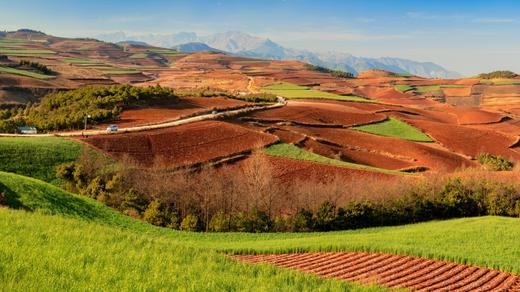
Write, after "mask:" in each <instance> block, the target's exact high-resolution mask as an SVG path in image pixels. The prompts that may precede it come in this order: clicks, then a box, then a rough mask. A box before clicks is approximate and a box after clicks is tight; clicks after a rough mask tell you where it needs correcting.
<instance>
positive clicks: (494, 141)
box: [405, 119, 520, 161]
mask: <svg viewBox="0 0 520 292" xmlns="http://www.w3.org/2000/svg"><path fill="white" fill-rule="evenodd" d="M405 121H406V122H407V123H409V124H411V125H413V126H415V127H417V128H419V129H421V130H422V131H424V132H425V133H426V134H428V135H429V136H430V137H432V138H433V139H434V140H435V141H437V142H438V143H440V144H441V145H443V146H444V147H446V148H447V149H450V150H451V151H453V152H456V153H460V154H463V155H467V156H471V157H476V156H477V155H478V154H481V153H484V152H485V153H490V154H494V155H501V156H503V157H505V158H507V159H511V160H513V161H519V160H520V154H519V153H518V152H516V151H514V150H512V149H510V148H509V147H510V146H512V145H513V144H515V143H516V142H517V140H518V138H517V137H514V136H512V135H506V134H502V133H500V132H496V131H492V130H484V129H475V128H470V127H466V126H456V125H446V124H442V123H435V122H429V121H422V120H411V119H409V120H405Z"/></svg>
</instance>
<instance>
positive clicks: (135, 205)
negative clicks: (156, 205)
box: [120, 188, 148, 213]
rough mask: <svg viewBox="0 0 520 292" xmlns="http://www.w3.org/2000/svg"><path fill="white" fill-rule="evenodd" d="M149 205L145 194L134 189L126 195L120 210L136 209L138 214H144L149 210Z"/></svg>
mask: <svg viewBox="0 0 520 292" xmlns="http://www.w3.org/2000/svg"><path fill="white" fill-rule="evenodd" d="M147 204H148V200H147V198H146V197H145V196H144V195H143V194H141V193H140V192H138V191H136V190H135V189H133V188H130V189H129V190H128V191H126V192H125V194H124V197H123V202H122V203H121V207H120V209H121V210H128V209H134V210H136V211H137V212H139V213H142V212H143V211H144V210H145V209H147Z"/></svg>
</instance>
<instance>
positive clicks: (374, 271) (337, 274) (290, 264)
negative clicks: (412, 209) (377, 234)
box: [231, 252, 520, 291]
mask: <svg viewBox="0 0 520 292" xmlns="http://www.w3.org/2000/svg"><path fill="white" fill-rule="evenodd" d="M231 257H232V258H234V259H237V260H240V261H244V262H247V263H270V264H273V265H275V266H279V267H284V268H289V269H295V270H299V271H302V272H306V273H312V274H317V275H319V276H322V277H327V278H335V279H340V280H345V281H355V282H360V283H364V284H377V285H380V286H383V287H389V288H400V289H409V290H412V291H520V277H519V276H517V275H514V274H510V273H505V272H501V271H498V270H492V269H487V268H480V267H475V266H469V265H463V264H458V263H453V262H447V261H439V260H430V259H424V258H418V257H412V256H400V255H393V254H384V253H368V252H315V253H295V254H275V255H232V256H231Z"/></svg>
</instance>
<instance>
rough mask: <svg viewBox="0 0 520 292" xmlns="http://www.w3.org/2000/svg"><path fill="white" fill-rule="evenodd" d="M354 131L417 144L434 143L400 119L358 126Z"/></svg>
mask: <svg viewBox="0 0 520 292" xmlns="http://www.w3.org/2000/svg"><path fill="white" fill-rule="evenodd" d="M352 129H354V130H358V131H362V132H366V133H370V134H376V135H381V136H386V137H395V138H401V139H406V140H410V141H417V142H432V141H433V140H432V139H431V138H430V137H428V136H427V135H426V134H424V133H423V132H421V131H419V130H417V129H416V128H414V127H412V126H410V125H408V124H407V123H405V122H402V121H400V120H398V119H394V118H389V119H388V120H385V121H383V122H378V123H373V124H368V125H363V126H357V127H353V128H352Z"/></svg>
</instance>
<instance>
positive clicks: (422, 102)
mask: <svg viewBox="0 0 520 292" xmlns="http://www.w3.org/2000/svg"><path fill="white" fill-rule="evenodd" d="M356 93H357V94H359V95H361V96H364V97H368V98H371V99H375V100H377V101H380V102H384V103H391V104H397V105H407V106H417V107H426V106H434V105H436V102H435V101H433V100H431V99H427V98H424V97H418V96H413V95H411V94H409V93H401V92H399V91H396V90H395V89H393V88H392V87H379V86H364V87H359V88H356Z"/></svg>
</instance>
